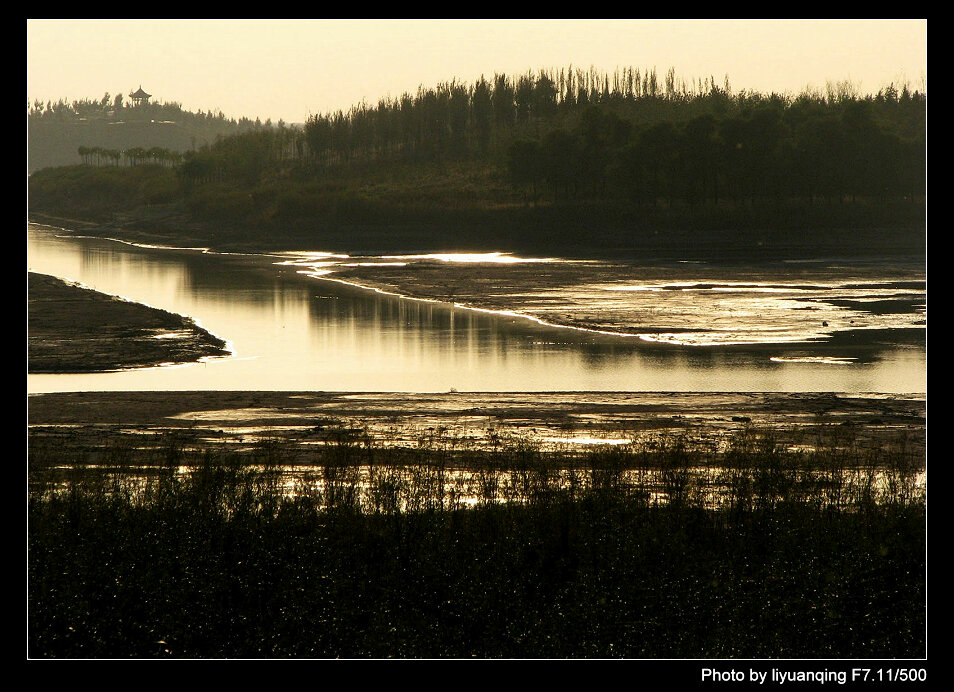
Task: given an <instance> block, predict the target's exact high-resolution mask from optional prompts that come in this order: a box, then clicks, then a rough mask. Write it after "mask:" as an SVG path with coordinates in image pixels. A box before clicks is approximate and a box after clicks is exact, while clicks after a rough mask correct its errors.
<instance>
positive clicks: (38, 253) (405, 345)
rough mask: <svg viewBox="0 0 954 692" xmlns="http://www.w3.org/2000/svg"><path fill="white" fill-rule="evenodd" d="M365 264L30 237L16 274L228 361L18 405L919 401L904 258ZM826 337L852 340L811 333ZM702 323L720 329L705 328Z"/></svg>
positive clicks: (102, 379) (918, 331) (93, 383)
mask: <svg viewBox="0 0 954 692" xmlns="http://www.w3.org/2000/svg"><path fill="white" fill-rule="evenodd" d="M360 260H361V261H355V258H350V257H347V256H343V255H331V254H325V253H319V252H310V253H305V252H289V253H277V254H276V255H273V256H267V255H258V256H252V255H238V254H221V253H211V252H207V251H203V250H201V249H169V248H154V247H143V246H137V245H133V244H129V243H123V242H119V241H115V240H107V239H102V238H91V237H82V236H78V235H75V234H71V233H64V232H63V231H62V229H55V228H52V227H47V226H39V225H33V224H29V225H28V244H27V265H28V269H29V270H30V271H36V272H40V273H45V274H52V275H55V276H59V277H62V278H66V279H68V280H71V281H76V282H79V283H81V284H83V285H85V286H88V287H90V288H93V289H96V290H98V291H102V292H104V293H109V294H113V295H119V296H123V297H124V298H127V299H129V300H133V301H137V302H141V303H145V304H148V305H151V306H154V307H158V308H162V309H165V310H169V311H173V312H177V313H180V314H184V315H188V316H190V317H192V318H193V319H195V320H196V322H197V323H198V324H200V325H201V326H202V327H204V328H206V329H208V330H209V331H211V332H212V333H213V334H215V335H217V336H219V337H221V338H223V339H225V340H226V341H227V342H228V344H229V349H230V350H231V352H232V353H233V355H232V356H231V357H226V358H219V359H210V360H207V361H205V362H201V363H195V364H189V365H181V366H168V367H160V368H148V369H142V370H133V371H123V372H111V373H97V374H44V375H28V377H27V389H28V392H29V393H41V392H58V391H63V392H66V391H142V390H151V391H163V390H179V391H187V390H275V391H302V390H308V391H353V392H361V391H364V392H368V391H378V392H448V391H454V390H456V391H459V392H467V391H475V392H476V391H480V392H493V391H499V392H519V391H526V392H534V391H537V392H539V391H577V392H579V391H644V392H645V391H683V392H691V391H699V392H705V391H724V392H756V391H757V392H800V391H804V392H819V391H823V392H849V393H862V392H883V393H925V392H926V376H927V358H926V348H925V343H924V333H925V329H926V327H925V324H926V307H925V306H926V288H925V273H924V265H923V262H921V263H919V262H918V261H917V260H916V259H915V260H914V261H911V260H907V261H905V262H900V263H894V262H893V263H891V265H890V266H886V267H878V266H877V265H874V266H873V265H872V264H871V263H870V262H868V263H865V264H864V265H863V266H862V265H861V264H858V263H853V262H852V261H851V260H846V259H844V258H838V259H827V260H819V261H817V262H814V263H812V264H811V266H810V269H806V267H805V265H800V266H785V265H777V266H772V267H746V268H744V270H743V269H740V268H738V267H734V268H728V267H727V268H721V267H716V266H699V265H697V264H694V263H685V262H682V263H679V262H671V263H665V264H664V265H661V264H659V263H655V264H653V265H652V266H649V265H647V266H636V265H633V266H623V267H622V269H620V266H621V265H620V264H619V263H614V264H612V267H610V265H608V264H607V265H606V266H595V265H594V266H582V265H572V263H571V262H569V261H566V260H560V259H558V258H515V257H511V256H507V255H487V256H453V255H445V256H437V255H431V256H404V257H401V258H395V257H362V258H360ZM531 260H533V261H531ZM537 262H541V263H543V264H541V265H539V266H546V267H547V270H546V272H543V271H540V272H539V276H540V277H541V279H540V282H541V283H540V285H539V286H535V287H534V290H532V291H529V290H526V285H523V287H522V288H521V292H520V294H519V295H518V294H517V293H516V292H513V293H512V294H508V292H507V291H506V290H498V291H496V292H495V293H494V295H493V296H490V295H489V294H488V297H487V301H486V304H485V306H484V307H485V309H483V310H477V309H471V308H468V307H461V306H460V305H454V304H451V303H445V302H438V301H433V300H414V299H409V298H406V297H402V296H400V295H394V294H392V293H388V292H381V291H373V290H368V289H366V288H359V287H356V286H355V285H353V284H355V283H361V280H360V279H361V276H362V274H360V272H364V276H368V277H374V276H375V272H378V273H379V274H380V275H381V276H382V277H386V278H387V279H388V281H389V282H390V284H394V283H395V282H396V283H397V284H400V281H401V274H400V272H412V271H417V272H418V273H424V272H430V273H431V274H434V272H445V273H446V275H447V276H450V277H452V276H454V273H455V272H458V271H464V269H466V270H467V271H471V272H474V271H480V267H481V266H487V267H491V266H492V267H493V271H492V272H491V271H490V269H488V272H487V276H494V277H503V278H506V277H507V276H508V275H507V274H505V273H503V272H508V271H512V272H521V271H522V272H523V274H514V276H518V275H519V276H520V277H521V280H522V281H524V282H526V281H527V278H526V277H527V276H532V275H533V272H534V271H538V270H537V269H536V266H537V264H536V263H537ZM482 263H483V264H482ZM564 266H565V267H567V269H563V268H562V267H564ZM358 267H360V268H361V269H357V268H358ZM610 269H612V271H610ZM356 271H358V272H359V274H358V275H357V276H356V275H355V272H356ZM561 271H562V272H564V273H563V274H560V272H561ZM396 272H397V273H396ZM614 272H615V273H614ZM620 272H622V273H620ZM407 275H408V276H410V273H408V274H407ZM636 276H638V277H640V279H639V280H638V281H637V280H634V279H633V277H636ZM717 276H718V277H721V279H720V281H718V282H715V281H714V279H713V277H717ZM342 277H347V281H345V280H344V279H343V278H342ZM554 277H555V278H554ZM561 277H562V278H561ZM503 284H506V281H504V282H503ZM498 285H499V284H498ZM482 290H483V289H482ZM508 290H509V289H508ZM510 295H512V296H513V297H512V300H511V299H510V298H509V296H510ZM468 297H469V298H474V297H475V296H473V295H472V296H468ZM476 298H477V299H479V298H480V296H479V295H478V296H476ZM767 300H769V301H770V302H766V301H767ZM455 301H457V302H461V298H460V297H459V296H458V297H455ZM508 303H509V304H508ZM468 304H473V301H472V300H471V301H470V302H469V303H468ZM553 306H559V309H561V310H563V311H564V312H566V311H569V312H570V313H575V314H576V315H577V317H579V316H581V315H583V316H586V315H605V316H606V320H605V323H606V324H609V325H612V326H613V327H614V328H616V327H617V326H618V324H619V323H620V322H621V321H622V322H623V323H627V324H632V323H633V321H634V320H637V321H638V320H639V319H642V317H641V316H642V315H647V314H652V315H653V316H654V319H656V320H657V321H661V324H662V326H661V327H660V329H659V330H656V331H652V330H648V331H645V332H644V333H642V334H639V335H637V336H636V337H634V336H633V335H628V336H626V335H613V334H605V333H601V332H602V331H605V330H602V329H600V328H599V326H600V325H599V323H596V324H595V326H594V327H593V328H591V329H588V330H583V329H573V328H567V327H565V326H563V327H559V326H550V325H548V324H547V322H548V321H550V320H549V317H550V315H551V314H555V313H552V310H553V309H554V307H553ZM753 306H758V317H759V321H758V324H768V325H769V326H768V328H766V329H763V330H761V331H760V330H758V329H753V328H751V327H747V326H746V325H752V324H756V322H755V320H754V317H753V316H752V313H753V310H754V308H753ZM763 314H764V315H765V316H766V317H767V316H768V315H772V317H771V321H768V320H767V319H766V317H763ZM849 317H851V319H850V320H849ZM836 319H837V320H841V322H842V323H843V324H844V325H845V326H846V327H847V326H848V323H849V322H850V323H851V328H850V329H844V330H841V331H837V332H834V333H831V332H824V331H823V332H819V328H820V327H819V325H822V324H825V325H826V327H827V325H828V323H829V320H831V321H832V323H834V322H833V321H834V320H836ZM676 322H678V324H679V325H680V327H679V329H672V328H671V327H672V324H674V323H676ZM717 323H718V324H720V325H725V324H730V323H731V324H732V327H731V328H724V327H720V328H719V329H713V328H712V325H713V324H717ZM739 334H743V335H744V338H739V336H738V335H739ZM706 335H710V336H711V335H718V336H719V338H715V339H712V338H709V337H707V336H706ZM726 335H731V338H729V337H727V336H726ZM707 338H708V339H709V340H708V341H707V340H706V339H707Z"/></svg>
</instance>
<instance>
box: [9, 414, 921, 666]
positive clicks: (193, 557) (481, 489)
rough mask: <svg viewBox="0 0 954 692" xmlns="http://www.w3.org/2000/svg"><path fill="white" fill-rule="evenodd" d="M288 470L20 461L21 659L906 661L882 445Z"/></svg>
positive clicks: (387, 460) (893, 451) (275, 459)
mask: <svg viewBox="0 0 954 692" xmlns="http://www.w3.org/2000/svg"><path fill="white" fill-rule="evenodd" d="M846 449H847V451H845V450H846ZM293 451H295V453H294V454H293V453H292V452H293ZM311 454H312V458H311V459H309V460H308V463H302V462H301V461H300V458H301V455H300V450H297V451H296V450H292V449H290V447H289V446H288V445H284V444H279V443H275V442H264V443H262V444H260V445H258V446H256V447H255V448H254V449H252V450H250V451H248V452H245V453H238V452H229V451H227V450H222V449H195V448H192V449H186V448H184V447H183V446H181V445H180V444H179V443H177V441H176V440H175V439H170V440H169V443H168V444H167V445H166V446H165V447H164V448H161V449H159V450H157V451H156V452H155V459H154V460H153V462H152V463H146V462H145V461H144V460H142V459H137V458H136V457H135V455H131V454H130V452H129V450H123V449H122V447H118V448H116V449H111V450H108V453H106V454H103V455H99V456H98V459H100V460H102V461H103V463H99V464H97V465H96V466H95V467H92V466H90V465H89V464H85V463H84V460H83V459H75V458H69V459H61V458H57V450H56V449H55V448H45V449H33V450H31V457H30V462H31V475H30V496H29V505H28V507H29V511H28V519H29V555H28V556H29V621H28V624H29V639H28V642H29V654H30V656H31V657H35V658H48V657H50V658H52V657H71V658H103V657H107V658H122V657H147V658H148V657H176V658H220V657H233V658H234V657H239V658H241V657H317V658H321V657H349V658H385V657H400V658H419V657H420V658H440V657H468V658H469V657H474V656H476V657H485V658H494V657H516V658H528V657H529V658H547V657H630V658H660V657H662V658H712V657H724V658H731V657H752V658H773V657H793V658H799V657H845V658H853V657H864V658H880V657H920V656H923V655H924V646H925V636H924V626H925V608H924V602H925V601H924V599H925V571H924V570H925V504H926V503H925V490H924V483H923V459H918V458H917V456H916V453H915V452H914V450H913V449H912V448H911V447H909V446H907V445H906V443H905V441H904V440H903V439H901V440H899V441H898V444H897V445H893V446H889V447H884V448H882V449H879V450H876V451H870V450H868V451H866V450H862V449H859V448H855V447H852V446H851V445H847V446H846V445H845V441H844V440H841V441H839V443H838V444H837V445H835V444H832V445H830V446H829V447H828V448H825V447H816V448H814V449H813V450H809V451H793V450H790V449H787V448H783V447H781V446H780V445H779V444H777V443H776V442H775V441H774V438H773V436H772V434H771V432H766V431H755V430H751V429H747V430H745V431H743V432H742V433H741V434H740V435H738V436H737V437H736V438H735V439H733V440H731V441H729V443H728V444H727V446H726V447H725V449H723V450H717V449H714V448H713V447H712V446H709V447H702V446H698V445H697V446H694V445H693V444H691V443H690V442H689V441H688V440H686V439H683V438H661V439H652V440H649V439H647V440H642V441H639V440H637V441H634V442H633V443H632V444H630V445H617V446H613V447H602V448H597V449H593V450H591V451H588V452H573V451H571V450H558V451H547V450H544V449H542V448H540V447H538V446H536V445H534V444H532V443H530V442H529V441H527V440H522V439H499V440H497V441H496V444H495V445H493V446H491V447H490V449H489V450H488V449H487V448H486V447H481V448H479V449H478V448H477V446H476V445H468V444H467V443H465V442H463V441H461V440H457V439H454V438H453V437H452V436H449V435H448V434H447V433H446V431H432V432H431V433H428V434H426V435H422V437H421V439H420V440H419V444H418V445H417V446H416V447H414V448H393V447H387V446H385V445H383V444H379V443H378V441H376V440H374V439H373V437H372V436H371V435H369V434H368V433H367V432H366V431H364V430H361V429H355V428H352V429H351V430H350V432H347V431H344V430H341V431H336V432H334V434H332V435H330V436H329V441H328V444H326V445H324V446H323V447H321V448H319V449H317V450H315V451H313V452H311ZM291 459H296V460H299V461H298V463H290V460H291ZM107 461H108V463H107Z"/></svg>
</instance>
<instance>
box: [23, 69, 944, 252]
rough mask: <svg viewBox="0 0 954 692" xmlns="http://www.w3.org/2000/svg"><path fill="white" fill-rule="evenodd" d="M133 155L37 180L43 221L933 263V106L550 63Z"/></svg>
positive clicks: (250, 235)
mask: <svg viewBox="0 0 954 692" xmlns="http://www.w3.org/2000/svg"><path fill="white" fill-rule="evenodd" d="M131 110H133V111H135V109H131ZM104 152H105V153H104ZM121 154H122V152H119V151H117V150H109V151H106V150H102V149H101V148H100V149H99V150H97V148H96V147H80V150H79V151H78V155H77V159H79V157H80V156H82V159H83V161H84V163H83V164H82V165H77V166H75V167H67V170H65V171H60V170H57V169H46V170H41V171H37V172H35V173H34V174H33V175H32V176H31V177H30V208H31V211H39V212H46V213H51V214H60V215H64V216H73V217H77V216H79V217H80V218H90V219H92V220H99V221H108V220H111V219H113V218H114V216H115V214H116V213H117V212H129V211H131V210H135V209H137V208H140V207H142V206H143V205H155V204H172V203H174V204H177V205H178V206H179V208H181V209H182V210H183V213H185V214H187V217H188V219H189V221H191V222H195V223H201V224H205V225H207V226H208V227H209V228H214V229H215V232H216V237H215V240H216V241H217V242H218V243H220V244H228V243H233V244H234V243H253V242H254V243H258V244H263V245H268V244H281V243H283V242H288V241H289V240H290V239H298V240H308V241H311V242H313V243H317V244H324V245H329V244H330V245H336V244H337V243H339V242H341V243H350V244H351V245H355V244H359V245H360V244H362V243H364V244H365V245H367V246H368V247H369V248H373V249H378V248H381V247H385V246H389V244H392V243H393V244H394V245H398V246H399V245H401V244H403V245H412V246H415V247H421V248H426V247H436V246H446V244H447V242H448V237H447V234H448V229H453V236H454V237H453V240H454V243H455V244H456V245H458V246H459V245H461V244H463V245H465V246H467V247H473V248H479V247H487V246H491V245H492V246H494V249H512V250H521V249H533V248H535V247H536V246H544V245H548V246H551V247H552V246H553V244H554V243H557V244H563V245H566V244H572V243H573V242H579V243H581V244H591V243H592V242H593V241H594V240H596V241H600V242H603V243H609V244H611V245H613V246H614V247H616V246H621V247H633V246H634V245H635V246H639V245H641V244H643V243H645V242H648V241H651V240H655V241H658V240H659V238H657V237H655V236H656V235H658V234H660V233H662V234H664V235H665V234H667V233H671V232H673V231H684V230H686V229H687V228H691V229H692V230H693V231H694V232H695V233H700V232H702V231H705V232H706V233H707V234H713V233H720V232H721V233H723V234H724V235H725V240H727V241H728V240H732V239H733V238H734V235H733V234H735V233H737V232H738V231H739V230H752V229H758V230H759V231H761V232H767V233H769V237H768V238H745V239H744V241H743V242H746V243H749V244H751V245H755V244H756V243H757V242H759V241H761V242H765V241H766V240H768V241H769V242H788V243H791V242H793V240H792V235H791V233H790V231H791V230H794V229H797V230H798V231H799V236H798V237H799V238H801V237H802V236H803V235H806V231H807V235H808V236H809V240H808V241H806V242H808V243H809V244H810V243H811V242H816V241H818V240H819V239H820V238H822V237H823V236H825V235H827V234H829V233H831V232H832V231H833V230H836V229H842V230H844V229H859V228H870V227H876V228H885V227H889V228H892V229H895V230H897V231H898V232H904V233H905V234H906V235H905V239H906V240H908V241H909V242H913V243H914V247H915V251H917V250H918V247H919V245H918V244H919V243H921V244H922V245H923V221H924V194H925V163H926V95H925V94H924V93H921V92H918V91H913V92H912V91H911V90H910V89H909V88H908V87H907V86H902V87H900V88H898V87H895V86H893V85H892V86H890V87H886V88H884V89H882V90H881V91H879V92H878V93H877V94H869V95H862V94H858V93H857V92H856V91H854V90H853V88H852V87H851V85H850V84H840V85H830V86H829V89H828V91H827V92H826V93H820V92H806V93H803V94H799V95H796V96H791V95H779V94H774V93H773V94H767V95H766V94H758V93H751V92H745V91H742V92H738V93H734V92H733V91H732V89H731V87H730V85H729V83H728V80H726V81H725V83H724V84H717V83H716V82H715V80H714V79H711V78H709V79H705V80H696V81H693V82H691V83H686V82H684V81H682V80H679V79H677V77H676V76H675V74H674V73H673V72H672V71H670V72H669V73H667V75H666V76H665V77H664V78H657V75H656V73H655V70H647V71H642V72H640V71H639V70H636V69H633V68H626V69H622V70H618V71H617V72H615V73H614V74H612V75H608V74H601V73H596V72H594V71H589V72H585V71H581V70H578V69H573V68H569V69H565V70H559V71H553V70H551V71H544V70H541V71H540V72H539V73H537V74H533V73H528V74H525V75H519V76H516V77H510V76H507V75H499V74H498V75H495V76H494V77H493V79H492V80H485V79H483V78H482V79H480V80H479V81H478V82H477V83H475V84H473V85H467V84H463V83H460V82H457V81H451V82H449V83H444V84H440V85H438V86H436V87H434V88H424V87H423V86H422V87H421V88H420V89H419V90H418V92H417V93H416V94H404V95H402V96H401V97H398V98H394V99H382V100H381V101H379V102H378V103H377V104H376V105H373V106H370V105H367V104H364V103H362V104H360V105H358V106H355V107H353V108H352V109H351V110H350V111H349V112H347V113H344V112H341V111H339V112H336V113H327V114H318V115H313V116H311V117H309V118H308V120H307V122H306V123H304V125H303V126H300V127H298V126H292V127H288V126H285V125H284V123H279V125H278V126H271V125H270V124H268V125H267V126H262V125H261V124H258V125H257V126H256V127H254V128H247V129H245V130H243V131H240V132H236V133H235V134H230V135H229V136H225V137H221V138H220V139H218V140H217V141H215V142H214V143H211V144H207V145H204V146H200V147H197V148H195V147H193V148H192V149H190V150H188V151H184V152H161V151H156V152H155V156H150V155H149V151H148V150H145V149H142V148H141V147H139V148H137V149H136V150H133V151H132V154H131V155H130V156H125V157H124V156H122V155H121ZM160 154H162V155H161V156H160ZM167 163H169V164H170V165H166V164H167ZM123 164H125V165H123ZM135 169H148V172H145V171H142V170H139V171H136V170H135ZM180 220H181V219H180ZM594 233H595V234H596V236H595V237H594ZM773 233H774V234H775V235H772V234H773ZM816 236H817V237H816ZM908 236H910V237H908ZM867 242H868V240H867V239H866V238H860V239H858V241H857V245H858V246H859V247H865V246H866V243H867ZM501 243H504V244H505V245H506V247H501ZM352 249H353V248H352ZM361 249H363V248H361ZM458 249H460V248H459V247H458Z"/></svg>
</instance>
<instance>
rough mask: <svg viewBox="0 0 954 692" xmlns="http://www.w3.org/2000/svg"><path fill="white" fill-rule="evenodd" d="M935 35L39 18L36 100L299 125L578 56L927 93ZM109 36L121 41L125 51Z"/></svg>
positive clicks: (761, 80) (699, 75)
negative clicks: (128, 105) (142, 106)
mask: <svg viewBox="0 0 954 692" xmlns="http://www.w3.org/2000/svg"><path fill="white" fill-rule="evenodd" d="M78 39H79V40H78ZM926 39H927V20H920V19H919V20H685V19H683V20H300V21H297V20H35V19H33V20H27V92H28V93H27V99H28V103H33V102H35V101H41V102H43V103H46V102H50V101H51V102H54V103H55V102H58V101H61V100H62V101H66V102H68V103H71V102H73V101H81V100H84V99H99V98H101V97H102V95H103V93H109V94H111V96H112V97H115V95H116V94H118V93H122V94H123V96H124V100H125V99H126V98H128V95H129V93H130V92H132V91H135V90H136V89H137V88H139V87H142V88H143V89H144V90H145V91H147V92H148V93H150V94H151V95H152V100H154V101H156V102H160V103H178V104H180V105H181V106H182V108H183V110H186V111H191V112H197V111H203V112H209V111H211V112H215V113H217V112H221V113H222V114H223V115H224V116H225V117H226V118H229V119H235V120H238V119H241V118H249V119H252V120H254V119H256V118H257V119H260V120H261V121H263V122H265V121H268V120H271V121H272V122H274V123H277V122H279V121H283V122H285V123H288V124H299V123H303V122H305V121H306V120H307V119H308V117H309V116H311V115H324V114H328V113H334V112H336V111H338V110H341V111H344V112H347V111H348V110H350V109H351V108H352V107H355V106H360V105H361V104H362V103H366V104H367V105H369V106H373V105H375V104H377V103H378V102H379V101H381V100H386V99H395V98H399V97H400V96H401V95H402V94H404V93H411V94H414V93H416V92H417V90H418V88H419V87H423V88H425V89H430V88H434V87H436V86H437V85H438V84H440V83H447V82H451V81H455V80H456V81H458V82H461V83H464V84H467V85H472V84H474V83H476V82H477V81H478V80H479V79H480V78H481V77H484V78H485V79H488V80H490V79H492V78H493V76H494V75H495V74H505V75H507V76H511V77H513V76H518V75H521V74H527V73H528V72H530V73H533V74H538V73H539V72H540V71H541V70H546V71H551V70H552V71H556V72H558V71H559V70H561V69H568V68H570V67H571V66H572V67H573V68H574V69H580V70H583V71H586V72H589V71H590V69H593V70H595V71H596V72H597V73H599V74H609V75H612V74H613V72H614V71H615V70H616V69H619V68H624V67H632V68H635V69H639V70H640V72H644V71H648V70H653V69H654V70H656V73H657V75H658V76H660V77H662V76H663V75H664V74H665V73H666V72H667V71H668V70H669V69H673V70H674V71H675V75H676V77H677V79H679V80H683V81H685V82H686V83H687V84H692V83H693V82H695V81H696V80H700V81H701V80H706V79H712V80H714V81H715V83H716V84H719V85H721V84H722V83H723V81H724V80H725V79H727V80H728V82H729V84H730V87H731V89H732V92H733V93H739V92H741V91H748V92H754V93H764V94H768V93H778V94H782V95H798V94H801V93H805V92H815V91H818V92H822V93H824V91H825V90H826V89H827V87H828V86H829V85H831V84H844V83H848V84H850V85H851V86H852V87H853V88H854V89H855V90H856V91H857V92H858V93H859V95H868V94H876V93H877V92H878V91H879V90H881V89H883V88H885V87H887V86H889V85H891V84H894V85H895V86H897V87H898V88H901V87H903V86H908V87H909V88H911V89H912V90H922V91H925V90H926V84H927V45H926ZM102 46H119V48H118V50H121V51H123V53H124V60H121V61H119V60H115V59H113V56H112V55H111V53H110V52H109V51H103V50H102V48H101V47H102ZM249 46H254V48H253V49H251V50H250V49H249ZM460 46H467V48H468V50H466V51H461V50H460ZM171 47H172V48H175V50H171V49H170V48H171ZM755 56H757V59H753V57H755ZM588 58H590V59H588ZM533 60H536V61H537V62H536V63H534V62H532V61H533ZM197 66H201V67H197ZM190 72H191V74H190ZM182 74H190V79H189V80H187V81H185V82H183V81H182V80H181V79H179V77H180V76H181V75H182ZM235 84H242V85H243V86H244V88H241V89H236V88H235ZM117 88H118V90H117Z"/></svg>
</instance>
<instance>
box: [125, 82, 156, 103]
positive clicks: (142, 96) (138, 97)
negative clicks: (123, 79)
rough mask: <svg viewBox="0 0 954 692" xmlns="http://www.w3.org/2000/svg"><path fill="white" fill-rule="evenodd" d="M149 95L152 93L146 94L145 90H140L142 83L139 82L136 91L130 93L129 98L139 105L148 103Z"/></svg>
mask: <svg viewBox="0 0 954 692" xmlns="http://www.w3.org/2000/svg"><path fill="white" fill-rule="evenodd" d="M151 96H152V94H147V93H146V92H145V91H143V90H142V85H141V84H140V85H139V91H136V92H133V93H132V94H130V95H129V98H131V99H132V100H133V102H134V103H135V104H136V105H137V106H140V105H142V104H144V103H149V98H150V97H151Z"/></svg>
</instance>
